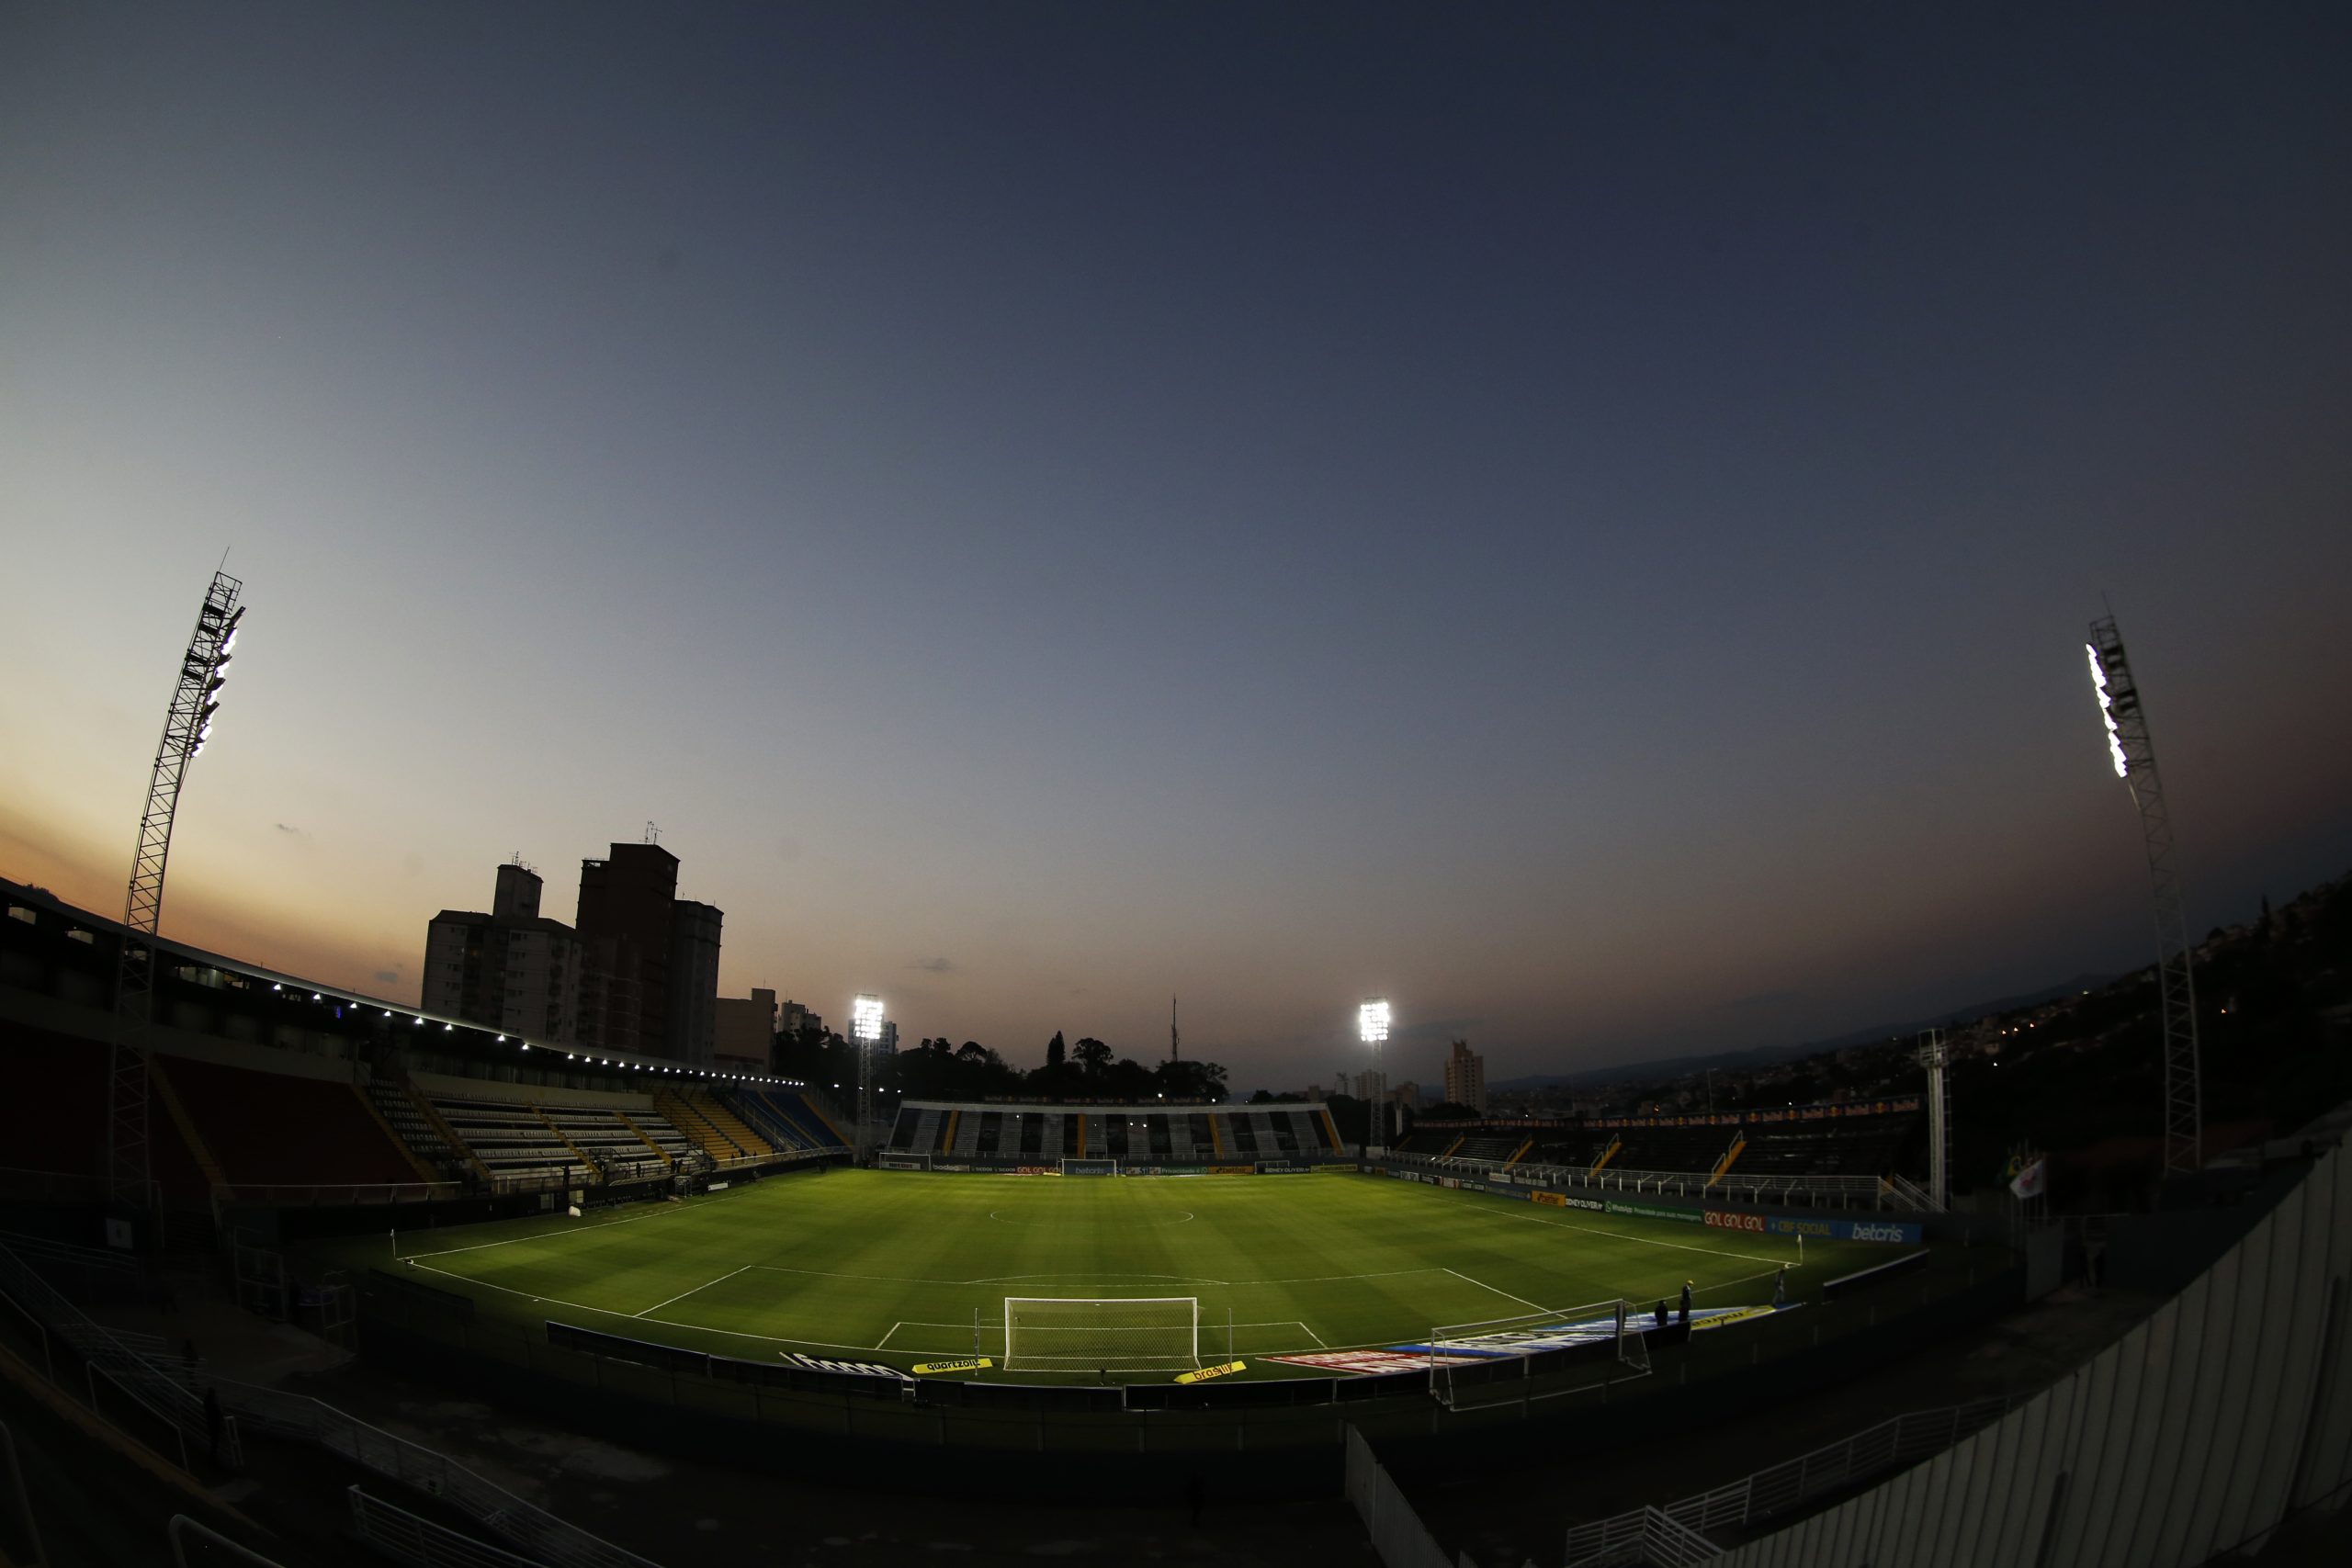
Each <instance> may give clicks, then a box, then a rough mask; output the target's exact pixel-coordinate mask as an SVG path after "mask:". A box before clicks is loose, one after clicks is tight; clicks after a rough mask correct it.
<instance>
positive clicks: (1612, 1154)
mask: <svg viewBox="0 0 2352 1568" xmlns="http://www.w3.org/2000/svg"><path fill="white" fill-rule="evenodd" d="M1918 1121H1919V1117H1918V1111H1917V1102H1916V1101H1914V1102H1899V1103H1891V1104H1880V1103H1876V1102H1871V1103H1861V1102H1857V1103H1853V1104H1850V1105H1849V1104H1839V1105H1833V1106H1807V1107H1794V1108H1791V1109H1790V1110H1788V1111H1763V1112H1752V1113H1749V1114H1747V1115H1744V1116H1743V1115H1729V1114H1727V1115H1724V1116H1721V1117H1703V1116H1701V1117H1681V1116H1661V1117H1656V1118H1650V1117H1611V1118H1608V1119H1606V1120H1605V1121H1603V1122H1596V1123H1594V1124H1590V1125H1588V1124H1585V1123H1582V1122H1567V1121H1558V1122H1546V1121H1520V1122H1499V1121H1498V1122H1488V1123H1478V1122H1428V1123H1424V1124H1422V1125H1420V1126H1418V1127H1416V1128H1414V1129H1413V1131H1412V1132H1411V1133H1410V1134H1408V1135H1407V1136H1406V1137H1405V1139H1404V1140H1403V1141H1402V1142H1400V1143H1399V1144H1398V1145H1397V1153H1398V1154H1400V1155H1403V1156H1408V1157H1409V1158H1417V1159H1422V1160H1429V1161H1431V1162H1434V1163H1438V1164H1442V1165H1456V1166H1460V1167H1462V1168H1464V1169H1465V1170H1475V1169H1478V1168H1498V1167H1507V1168H1510V1169H1512V1170H1513V1171H1515V1172H1520V1173H1528V1174H1542V1173H1546V1172H1559V1173H1564V1174H1566V1175H1568V1176H1570V1177H1571V1178H1593V1179H1598V1176H1597V1173H1600V1172H1603V1171H1606V1172H1607V1173H1609V1178H1610V1179H1611V1180H1612V1181H1614V1180H1615V1179H1617V1178H1619V1177H1621V1176H1623V1177H1625V1178H1629V1179H1635V1180H1639V1179H1641V1178H1642V1177H1644V1176H1650V1177H1657V1176H1660V1175H1664V1176H1668V1177H1684V1178H1690V1179H1695V1180H1696V1181H1697V1182H1698V1183H1699V1184H1700V1185H1701V1186H1702V1187H1712V1186H1715V1185H1718V1184H1720V1185H1722V1186H1724V1187H1725V1188H1726V1189H1729V1188H1741V1189H1745V1190H1751V1191H1760V1190H1767V1189H1772V1188H1775V1187H1777V1186H1779V1185H1781V1184H1791V1183H1792V1184H1797V1185H1803V1184H1805V1183H1812V1184H1814V1185H1816V1186H1818V1185H1820V1184H1822V1183H1824V1182H1828V1181H1835V1182H1838V1183H1839V1184H1840V1185H1841V1190H1843V1189H1844V1188H1857V1187H1858V1184H1859V1185H1860V1186H1867V1184H1868V1183H1870V1182H1872V1181H1880V1180H1883V1179H1886V1178H1889V1177H1891V1176H1893V1175H1894V1174H1895V1173H1896V1168H1897V1166H1898V1165H1899V1163H1900V1161H1901V1159H1902V1156H1903V1155H1904V1152H1905V1148H1906V1146H1907V1145H1909V1143H1910V1141H1911V1139H1912V1138H1913V1135H1914V1134H1916V1132H1917V1126H1918ZM1858 1190H1859V1189H1858Z"/></svg>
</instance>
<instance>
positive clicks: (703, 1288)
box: [629, 1263, 751, 1317]
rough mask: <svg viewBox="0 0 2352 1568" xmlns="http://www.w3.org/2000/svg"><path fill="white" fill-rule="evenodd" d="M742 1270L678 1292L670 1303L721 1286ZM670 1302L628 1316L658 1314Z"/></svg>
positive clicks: (731, 1271) (656, 1303)
mask: <svg viewBox="0 0 2352 1568" xmlns="http://www.w3.org/2000/svg"><path fill="white" fill-rule="evenodd" d="M750 1267H751V1265H750V1264H748V1263H746V1264H744V1265H743V1269H749V1268H750ZM743 1269H729V1270H728V1271H727V1272H726V1273H724V1274H721V1275H720V1276H719V1277H718V1279H716V1280H704V1281H703V1282H702V1283H701V1284H699V1285H696V1286H695V1288H694V1290H693V1291H680V1292H678V1293H677V1294H676V1295H674V1296H672V1297H671V1298H670V1302H682V1301H684V1300H685V1299H686V1298H687V1297H688V1296H691V1295H693V1294H694V1293H695V1291H707V1290H708V1289H710V1288H711V1287H712V1286H713V1285H723V1284H725V1283H726V1282H727V1281H728V1280H732V1279H733V1278H735V1276H736V1275H738V1274H741V1272H742V1271H743ZM670 1302H655V1303H653V1304H652V1305H651V1306H650V1307H647V1308H646V1309H645V1312H633V1313H631V1314H629V1316H631V1317H643V1316H645V1315H646V1314H647V1313H656V1312H660V1311H661V1310H662V1308H663V1307H665V1306H668V1305H669V1304H670Z"/></svg>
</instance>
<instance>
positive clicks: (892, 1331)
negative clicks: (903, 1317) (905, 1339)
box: [874, 1323, 906, 1350]
mask: <svg viewBox="0 0 2352 1568" xmlns="http://www.w3.org/2000/svg"><path fill="white" fill-rule="evenodd" d="M905 1326H906V1325H905V1324H903V1323H894V1324H892V1325H890V1334H896V1333H897V1332H899V1330H900V1329H901V1328H904V1327H905ZM890 1334H885V1335H884V1336H882V1337H881V1338H879V1339H877V1340H876V1341H875V1343H874V1348H876V1350H879V1349H880V1348H882V1347H883V1346H885V1345H888V1343H890Z"/></svg>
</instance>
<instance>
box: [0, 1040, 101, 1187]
mask: <svg viewBox="0 0 2352 1568" xmlns="http://www.w3.org/2000/svg"><path fill="white" fill-rule="evenodd" d="M0 1071H5V1072H6V1075H7V1079H8V1093H9V1097H10V1098H11V1099H12V1100H15V1101H16V1103H17V1105H19V1106H22V1107H25V1108H27V1109H28V1111H30V1113H29V1114H27V1115H22V1116H17V1117H12V1118H11V1119H10V1120H11V1122H12V1123H13V1125H12V1127H11V1129H10V1133H9V1138H8V1156H7V1158H6V1161H5V1162H0V1163H6V1164H7V1165H11V1166H16V1167H18V1168H23V1169H27V1170H51V1171H58V1172H61V1173H65V1174H70V1175H74V1176H93V1177H94V1176H96V1175H97V1174H98V1171H99V1166H100V1161H101V1160H102V1158H103V1157H104V1153H105V1138H106V1130H105V1128H104V1127H103V1126H101V1125H100V1124H99V1122H98V1121H97V1111H98V1107H99V1106H101V1105H102V1104H104V1103H105V1099H106V1085H107V1058H106V1053H104V1052H103V1051H97V1050H93V1049H92V1048H91V1046H90V1044H89V1043H88V1042H87V1041H82V1040H75V1039H73V1038H71V1037H70V1036H67V1035H63V1034H57V1033H53V1032H50V1031H48V1030H45V1029H32V1028H14V1029H10V1030H9V1031H8V1032H6V1035H5V1037H0Z"/></svg>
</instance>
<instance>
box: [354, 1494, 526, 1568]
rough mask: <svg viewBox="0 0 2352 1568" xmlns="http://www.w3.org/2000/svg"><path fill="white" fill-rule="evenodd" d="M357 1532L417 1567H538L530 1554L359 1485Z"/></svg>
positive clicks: (355, 1520)
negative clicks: (416, 1512) (492, 1543)
mask: <svg viewBox="0 0 2352 1568" xmlns="http://www.w3.org/2000/svg"><path fill="white" fill-rule="evenodd" d="M348 1495H349V1496H350V1498H351V1529H352V1533H353V1534H354V1535H356V1536H357V1537H358V1538H359V1539H360V1540H364V1541H366V1542H367V1543H368V1545H370V1546H372V1547H374V1548H375V1549H376V1550H377V1551H380V1552H382V1553H383V1554H384V1555H385V1556H387V1557H390V1558H393V1559H395V1560H396V1561H398V1562H410V1563H414V1564H416V1568H539V1565H538V1563H537V1562H536V1561H534V1560H533V1559H531V1558H528V1557H517V1556H516V1555H515V1553H513V1552H511V1551H501V1550H499V1549H498V1548H497V1547H494V1546H490V1545H486V1544H484V1543H483V1542H481V1541H479V1540H474V1539H473V1537H471V1536H469V1535H460V1534H458V1532H457V1531H456V1530H453V1529H449V1528H448V1527H447V1525H436V1524H435V1523H434V1522H433V1521H432V1520H431V1519H427V1518H421V1517H418V1516H416V1515H414V1514H412V1513H410V1512H409V1511H408V1510H407V1509H406V1508H396V1507H394V1506H392V1505H391V1504H390V1503H387V1502H385V1501H384V1500H383V1499H382V1498H380V1497H370V1496H368V1494H366V1493H365V1492H362V1491H361V1490H359V1488H358V1487H357V1486H353V1487H351V1488H350V1490H349V1494H348Z"/></svg>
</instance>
